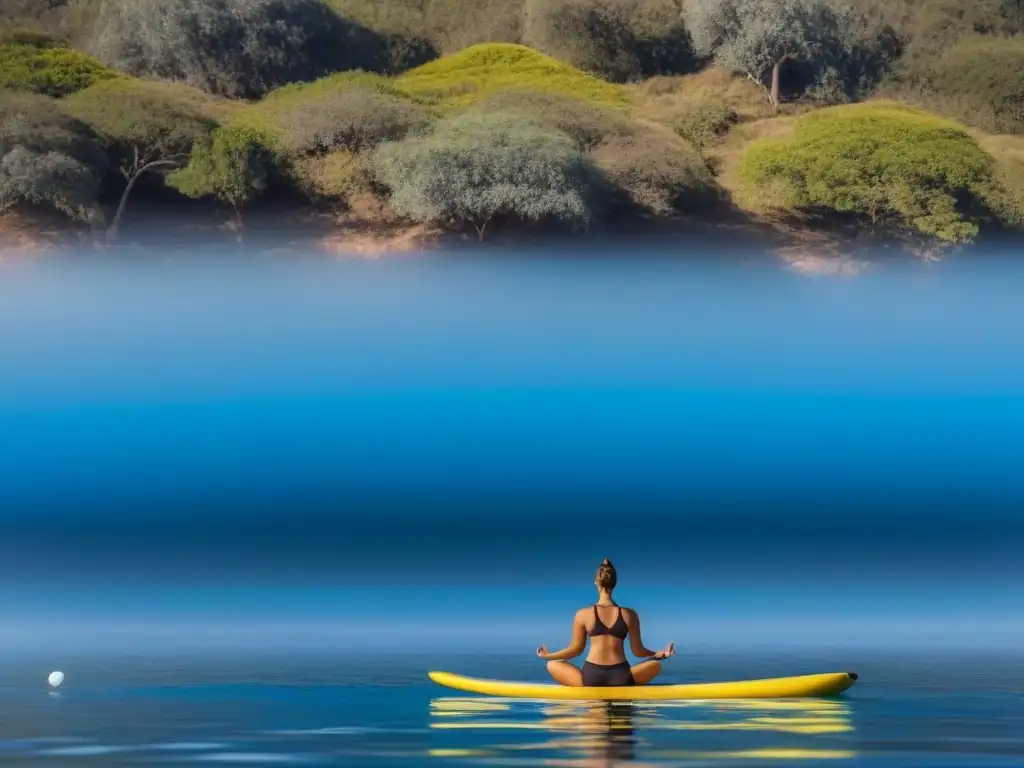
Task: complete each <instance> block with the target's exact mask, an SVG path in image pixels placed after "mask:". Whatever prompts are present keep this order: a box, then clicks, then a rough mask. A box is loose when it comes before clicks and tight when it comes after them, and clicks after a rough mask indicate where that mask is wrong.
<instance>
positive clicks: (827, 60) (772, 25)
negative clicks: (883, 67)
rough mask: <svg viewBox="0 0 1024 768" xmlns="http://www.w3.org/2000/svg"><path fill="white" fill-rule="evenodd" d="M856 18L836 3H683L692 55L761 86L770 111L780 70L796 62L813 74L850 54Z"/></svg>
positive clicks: (696, 0)
mask: <svg viewBox="0 0 1024 768" xmlns="http://www.w3.org/2000/svg"><path fill="white" fill-rule="evenodd" d="M856 20H857V16H856V14H855V13H854V10H853V8H852V7H851V6H849V5H847V4H845V3H844V2H842V0H687V5H686V25H687V29H689V31H690V34H691V35H692V36H693V39H694V42H695V44H696V46H697V48H698V50H699V51H700V52H701V53H703V54H704V55H708V56H713V57H714V59H715V60H716V61H717V62H718V63H719V64H721V65H722V66H724V67H727V68H728V69H731V70H732V71H734V72H739V73H742V74H744V75H746V76H747V77H749V78H750V79H751V80H752V81H754V82H755V83H757V84H758V85H759V86H761V87H762V88H763V89H764V90H765V91H766V93H767V94H768V99H769V100H770V101H771V104H772V106H773V107H774V108H776V109H777V108H778V106H779V102H780V90H781V77H782V67H783V65H785V64H786V63H787V62H801V63H803V64H805V65H807V66H809V67H810V68H811V69H812V70H814V72H815V74H816V75H820V73H822V72H824V71H826V70H827V69H828V67H829V65H830V64H832V65H833V66H834V64H835V62H837V61H842V60H843V59H848V58H850V57H852V56H853V55H854V53H853V52H854V51H855V49H856V48H857V47H858V44H859V43H860V41H859V39H858V26H857V24H856Z"/></svg>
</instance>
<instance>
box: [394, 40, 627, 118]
mask: <svg viewBox="0 0 1024 768" xmlns="http://www.w3.org/2000/svg"><path fill="white" fill-rule="evenodd" d="M398 85H399V86H400V87H401V88H402V89H403V90H404V91H406V92H408V93H410V94H412V95H414V96H418V97H420V98H423V99H425V100H427V101H429V102H431V103H435V104H438V105H439V106H442V107H457V106H466V105H469V104H472V103H474V102H475V101H477V100H479V99H480V98H482V97H483V96H485V95H488V94H490V93H493V92H494V91H499V90H507V89H509V88H516V89H528V90H532V91H537V92H541V93H559V94H563V95H566V96H574V97H576V98H578V99H581V100H584V101H587V102H590V103H591V104H595V105H598V106H604V107H610V108H616V107H619V108H622V107H625V106H627V105H628V104H629V95H628V93H627V91H626V90H625V89H623V88H622V87H620V86H617V85H613V84H611V83H608V82H605V81H604V80H601V79H599V78H596V77H592V76H591V75H587V74H586V73H584V72H581V71H580V70H578V69H576V68H574V67H571V66H569V65H567V64H563V63H561V62H559V61H555V60H554V59H552V58H551V57H549V56H544V55H543V54H540V53H538V52H537V51H534V50H532V49H530V48H527V47H525V46H522V45H505V44H501V45H498V44H495V45H475V46H473V47H471V48H467V49H466V50H464V51H461V52H460V53H457V54H455V55H453V56H446V57H444V58H442V59H438V60H437V61H432V62H430V63H429V64H425V65H424V66H422V67H418V68H417V69H413V70H411V71H409V72H406V73H405V74H404V75H402V76H401V77H400V78H399V79H398Z"/></svg>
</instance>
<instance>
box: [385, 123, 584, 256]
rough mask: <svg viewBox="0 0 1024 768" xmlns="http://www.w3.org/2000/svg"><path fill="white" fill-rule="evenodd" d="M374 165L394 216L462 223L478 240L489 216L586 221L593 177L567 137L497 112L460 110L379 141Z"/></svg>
mask: <svg viewBox="0 0 1024 768" xmlns="http://www.w3.org/2000/svg"><path fill="white" fill-rule="evenodd" d="M373 169H374V172H375V174H376V176H377V179H378V180H379V181H380V182H381V183H382V184H384V185H385V186H387V187H388V188H389V189H390V190H391V202H392V205H393V206H394V208H395V210H396V211H397V212H399V213H400V214H402V215H405V216H409V217H410V218H413V219H417V220H420V221H436V222H444V221H456V222H463V223H468V224H471V225H472V226H473V228H474V229H475V230H476V231H477V234H478V235H479V237H480V239H481V240H482V239H483V237H484V233H485V231H486V228H487V226H488V224H489V223H490V222H491V221H492V220H493V219H494V218H495V217H500V218H503V219H509V220H515V221H542V220H554V221H559V222H562V223H567V224H574V225H583V224H586V223H587V222H588V221H589V220H590V216H591V211H590V207H589V206H588V204H587V197H588V193H589V192H590V189H591V186H592V185H593V184H594V183H595V181H596V178H597V177H596V175H595V174H594V171H593V168H592V167H591V165H590V163H589V162H588V161H587V159H586V158H585V157H584V155H582V154H581V153H580V152H579V150H578V149H577V148H576V147H575V146H574V145H573V142H572V140H571V139H569V137H568V136H565V135H564V134H560V133H555V132H551V131H547V130H544V129H543V128H540V127H538V126H537V125H536V124H535V123H533V122H532V121H529V120H524V119H522V118H521V117H517V116H514V115H503V114H500V113H493V114H489V115H481V114H466V115H459V116H457V117H452V118H448V119H446V120H444V121H442V122H441V123H440V124H439V125H438V126H437V128H436V130H435V131H434V132H433V133H432V134H431V135H429V136H425V137H417V138H411V139H406V140H405V141H402V142H394V143H388V144H384V145H382V146H381V147H380V148H378V149H377V151H376V152H375V153H374V156H373Z"/></svg>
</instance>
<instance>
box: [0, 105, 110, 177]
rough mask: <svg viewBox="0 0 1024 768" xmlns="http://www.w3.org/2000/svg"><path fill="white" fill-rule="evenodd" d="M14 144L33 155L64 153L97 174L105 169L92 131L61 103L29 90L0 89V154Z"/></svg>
mask: <svg viewBox="0 0 1024 768" xmlns="http://www.w3.org/2000/svg"><path fill="white" fill-rule="evenodd" d="M16 147H23V148H25V149H28V150H30V151H32V152H35V153H37V154H46V153H48V152H59V153H61V154H65V155H67V156H69V157H71V158H73V159H75V160H77V161H78V162H80V163H82V164H83V165H85V166H86V167H88V168H91V169H92V170H93V172H94V173H96V174H97V176H101V175H102V174H103V173H105V172H106V171H107V168H108V164H107V157H106V154H105V153H104V151H103V148H102V146H101V144H100V141H99V138H98V137H97V136H96V134H95V132H93V131H92V129H91V128H89V126H88V125H86V124H85V123H83V122H82V121H81V120H77V119H75V118H74V117H72V116H70V115H68V114H66V113H65V112H64V111H63V110H62V109H61V102H58V101H55V100H54V99H51V98H48V97H46V96H39V95H36V94H32V93H15V92H12V91H0V154H6V153H8V152H10V151H11V150H13V149H15V148H16Z"/></svg>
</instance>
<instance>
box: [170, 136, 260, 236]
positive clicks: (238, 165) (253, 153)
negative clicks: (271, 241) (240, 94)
mask: <svg viewBox="0 0 1024 768" xmlns="http://www.w3.org/2000/svg"><path fill="white" fill-rule="evenodd" d="M269 143H270V141H269V139H268V137H267V136H266V135H265V134H264V133H262V132H260V131H259V130H258V129H256V128H253V127H251V126H246V125H236V126H225V127H223V128H218V129H217V130H216V131H214V132H213V135H212V137H211V138H210V139H207V140H203V141H200V142H199V143H197V144H196V145H195V146H194V147H193V148H192V153H191V156H190V158H189V162H188V165H187V166H185V167H184V168H182V169H181V170H179V171H175V172H173V173H171V174H170V175H169V176H168V177H167V181H168V183H169V184H170V185H171V186H172V187H174V188H175V189H177V190H178V191H180V192H181V193H182V194H185V195H188V196H189V197H196V198H201V197H215V198H217V199H218V200H220V201H222V202H224V203H227V204H228V205H230V206H231V209H232V210H233V211H234V214H235V224H236V226H237V234H238V237H239V239H241V237H242V231H243V229H242V209H243V208H244V207H245V205H246V204H248V203H249V202H250V201H252V200H253V199H254V198H256V197H257V196H258V195H259V194H261V193H262V192H263V191H264V190H265V189H266V188H267V185H268V181H269V179H270V177H271V173H272V169H273V159H272V156H271V153H270V152H269V150H268V149H267V146H268V144H269Z"/></svg>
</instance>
